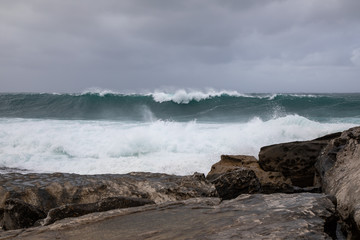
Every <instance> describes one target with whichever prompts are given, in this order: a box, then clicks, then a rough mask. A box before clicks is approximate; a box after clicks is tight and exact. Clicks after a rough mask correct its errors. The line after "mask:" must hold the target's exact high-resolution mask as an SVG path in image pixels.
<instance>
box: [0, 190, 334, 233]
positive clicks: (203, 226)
mask: <svg viewBox="0 0 360 240" xmlns="http://www.w3.org/2000/svg"><path fill="white" fill-rule="evenodd" d="M334 212H335V207H334V205H333V203H332V202H331V201H330V200H329V198H327V197H326V196H325V195H324V194H317V193H299V194H271V195H264V194H253V195H248V194H244V195H241V196H239V197H238V198H236V199H233V200H229V201H223V202H221V203H220V199H218V198H194V199H189V200H185V201H178V202H172V203H162V204H158V205H148V206H142V207H135V208H128V209H118V210H111V211H108V212H102V213H93V214H88V215H85V216H82V217H79V218H72V219H63V220H61V221H58V222H56V223H54V224H52V225H49V226H43V227H35V228H29V229H25V230H13V231H7V232H2V233H0V238H1V239H7V238H8V239H29V240H30V239H36V240H41V239H84V240H86V239H88V240H92V239H331V236H334V234H335V232H331V231H330V232H329V231H328V230H329V229H330V230H331V229H332V230H334V229H336V227H335V226H336V221H335V217H334Z"/></svg>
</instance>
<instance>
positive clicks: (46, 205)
mask: <svg viewBox="0 0 360 240" xmlns="http://www.w3.org/2000/svg"><path fill="white" fill-rule="evenodd" d="M213 196H217V193H216V189H215V187H214V185H213V184H211V183H209V182H208V181H207V180H206V179H205V176H204V175H203V174H198V173H196V174H194V175H190V176H175V175H168V174H159V173H129V174H114V175H112V174H102V175H78V174H66V173H53V174H33V173H32V174H20V173H9V174H0V208H4V205H5V201H6V200H7V199H9V198H17V199H20V200H22V201H24V202H26V203H28V204H31V205H33V206H35V207H36V208H39V209H41V210H42V211H44V212H48V211H49V210H50V209H52V208H56V207H60V206H63V205H66V204H87V203H95V202H99V201H101V200H103V199H106V198H109V197H133V198H144V199H149V200H152V201H154V202H155V203H161V202H165V201H176V200H184V199H188V198H193V197H213Z"/></svg>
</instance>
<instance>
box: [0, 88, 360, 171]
mask: <svg viewBox="0 0 360 240" xmlns="http://www.w3.org/2000/svg"><path fill="white" fill-rule="evenodd" d="M356 125H360V94H356V93H352V94H242V93H239V92H236V91H215V90H209V91H190V90H178V91H173V92H160V91H158V92H153V93H143V94H124V93H116V92H111V91H86V92H84V93H79V94H57V93H56V94H55V93H51V94H49V93H42V94H39V93H34V94H29V93H17V94H15V93H11V94H7V93H2V94H0V168H2V169H3V170H2V171H5V172H6V171H10V169H13V168H17V169H20V171H23V172H68V173H80V174H98V173H128V172H132V171H145V172H162V173H169V174H178V175H185V174H192V173H194V172H202V173H207V172H208V171H209V170H210V167H211V165H212V164H214V163H215V162H217V161H219V160H220V155H221V154H246V155H253V156H255V157H257V155H258V153H259V150H260V148H261V147H262V146H265V145H270V144H276V143H281V142H287V141H297V140H310V139H314V138H317V137H320V136H323V135H325V134H329V133H334V132H338V131H343V130H345V129H348V128H350V127H353V126H356Z"/></svg>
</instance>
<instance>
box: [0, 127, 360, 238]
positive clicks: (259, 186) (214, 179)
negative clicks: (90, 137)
mask: <svg viewBox="0 0 360 240" xmlns="http://www.w3.org/2000/svg"><path fill="white" fill-rule="evenodd" d="M269 149H270V150H269ZM334 152H335V155H334ZM359 156H360V127H356V128H351V129H349V130H347V131H344V132H342V133H336V134H331V135H327V136H324V137H321V138H318V139H314V140H310V141H303V142H290V143H283V144H276V145H271V146H266V147H263V148H262V149H261V151H260V154H259V161H257V160H256V159H255V158H253V157H251V156H244V155H238V156H231V155H223V156H222V159H221V161H220V162H218V163H216V164H214V165H213V167H212V169H211V171H210V172H209V174H208V175H207V177H205V175H204V174H200V173H195V174H193V175H189V176H176V175H168V174H159V173H140V172H137V173H135V172H134V173H129V174H102V175H77V174H64V173H53V174H41V173H38V174H31V173H29V174H21V173H17V172H16V171H14V172H12V173H6V174H0V182H1V183H2V184H1V187H0V193H1V194H0V196H2V197H1V199H0V210H1V211H0V216H1V219H2V220H1V225H2V227H3V228H4V230H5V229H6V230H7V231H1V232H0V239H10V238H15V239H16V238H19V239H41V238H42V237H44V238H43V239H46V238H45V236H46V237H49V236H55V235H56V236H58V235H59V236H60V237H59V238H60V239H76V236H79V235H76V234H83V233H85V232H86V231H89V228H90V225H91V226H93V228H94V230H93V232H92V234H91V235H88V236H87V237H86V239H96V236H97V235H96V234H105V233H106V234H110V235H109V236H110V237H111V236H112V237H115V236H116V235H117V234H120V233H121V234H122V235H124V236H128V238H127V237H124V239H131V236H132V237H135V236H137V237H139V239H151V238H153V239H166V237H170V236H171V237H172V238H174V239H183V238H184V237H186V238H189V239H192V238H193V239H195V238H196V237H200V236H201V237H206V238H208V239H212V238H215V236H217V237H218V238H216V239H228V237H229V236H238V237H241V238H245V237H246V236H248V237H251V238H257V237H258V238H259V237H261V236H262V235H261V234H265V232H266V234H267V235H269V234H270V235H269V236H273V237H276V236H278V237H290V236H291V237H294V238H301V237H305V238H306V237H307V236H308V237H309V236H310V235H307V234H309V233H311V234H313V235H314V236H317V237H318V238H317V239H322V238H323V239H328V238H333V239H336V238H340V237H341V236H342V235H341V234H342V233H341V231H340V230H339V229H342V232H343V233H344V234H345V235H347V236H348V238H349V237H350V239H354V238H356V236H358V235H357V234H358V232H359V230H358V229H359V228H358V226H359V225H357V224H359V223H360V222H359V220H358V218H357V216H358V215H357V212H356V211H357V210H356V206H355V205H354V204H356V201H355V203H351V202H349V201H346V199H345V198H344V196H343V192H340V191H339V186H341V189H342V190H343V191H344V189H346V190H348V191H349V192H347V194H350V195H353V196H352V198H353V199H357V198H359V199H360V196H358V195H356V194H357V193H356V191H355V190H354V189H356V188H357V185H356V182H357V178H358V177H357V176H358V175H357V172H356V171H358V170H357V169H356V168H355V169H354V167H353V168H351V169H348V168H347V167H349V166H353V165H352V164H357V163H356V159H357V158H358V157H359ZM337 158H338V159H339V160H337ZM354 158H355V160H354ZM254 159H255V161H254ZM334 159H335V160H334ZM279 160H280V161H279ZM305 160H306V161H305ZM353 161H355V163H353ZM347 162H349V163H347ZM349 164H350V165H349ZM338 169H340V170H338ZM344 171H345V172H346V171H350V174H349V175H348V176H347V178H348V179H349V178H353V180H354V181H346V182H342V181H341V179H340V180H339V178H341V174H343V173H342V172H344ZM334 179H337V181H334ZM354 184H355V185H354ZM295 203H296V204H295ZM308 203H309V204H310V203H311V204H310V205H309V204H308ZM239 206H242V207H241V208H242V209H243V210H239V209H238V207H239ZM255 206H257V207H255ZM269 206H272V207H269ZM280 206H287V207H285V208H281V207H280ZM289 208H290V209H293V208H294V209H293V210H291V215H290V216H288V215H286V214H287V211H288V210H289ZM196 209H205V210H201V211H200V212H198V210H196ZM231 209H233V210H231ZM234 209H237V210H236V211H235V212H234ZM249 209H252V210H249ZM351 209H353V210H351ZM345 210H347V211H350V210H351V211H355V212H351V211H350V212H346V211H345ZM159 211H160V212H159ZM161 211H163V212H162V213H161ZM168 211H169V214H170V213H171V214H173V215H174V216H177V218H176V219H178V223H177V225H176V224H175V225H176V226H178V227H177V228H176V229H173V227H174V226H175V225H171V224H168V225H166V224H165V223H166V222H167V221H169V222H173V221H175V220H174V219H171V218H170V219H168V218H167V217H166V214H165V212H168ZM249 211H250V212H249ZM272 211H275V212H276V213H279V216H282V217H279V219H277V218H276V217H275V218H274V217H273V215H271V214H270V213H271V212H272ZM236 212H238V214H240V215H237V214H235V213H236ZM275 212H273V214H275ZM29 213H32V214H33V215H31V214H30V215H31V216H35V217H34V219H31V217H29V216H30V215H29ZM35 213H37V214H38V215H36V214H35ZM267 213H269V214H270V215H266V214H267ZM21 214H23V216H22V219H21V221H20V220H19V217H18V216H19V215H20V216H21ZM24 214H25V215H24ZM134 214H135V215H136V216H138V217H137V218H135V219H132V217H131V216H134ZM209 214H210V215H209ZM212 214H213V215H214V219H213V220H212V218H211V217H210V216H211V215H212ZM229 214H230V215H231V216H230V215H229ZM246 214H250V215H249V216H248V217H243V218H241V217H240V216H247V215H246ZM264 214H265V215H264ZM283 214H285V215H286V216H287V217H284V216H285V215H283ZM223 215H224V216H228V217H225V219H227V220H224V216H223ZM16 216H17V217H18V218H16ZM24 216H27V217H28V218H29V219H28V222H26V223H25V222H24ZM250 216H252V217H250ZM337 216H339V218H338V217H337ZM20 218H21V217H20ZM249 218H251V219H252V220H251V221H252V222H251V221H250V220H249ZM287 218H289V219H293V220H294V222H291V221H290V222H288V224H285V223H284V222H282V221H281V220H280V219H287ZM125 219H132V220H131V221H133V222H132V224H130V225H131V226H132V227H133V228H132V230H131V231H130V229H131V226H129V222H128V221H130V220H128V221H125ZM145 219H148V221H146V220H145ZM160 219H164V220H163V221H164V222H163V223H161V224H165V225H164V227H161V224H160V223H159V222H158V221H160ZM189 219H192V220H193V221H195V222H191V221H190V220H189ZM215 219H223V222H221V221H220V220H219V221H220V222H221V223H220V222H219V224H218V225H216V224H215V225H214V223H213V221H215ZM230 219H232V220H230ZM235 219H236V221H238V222H239V223H241V224H240V225H241V226H242V227H240V225H239V226H238V225H236V224H235V225H233V224H230V225H229V222H232V221H235ZM266 219H268V220H266ZM271 219H273V220H274V221H271ZM275 219H276V220H275ZM154 221H155V222H158V223H157V224H160V225H157V227H156V229H157V230H154V231H150V230H149V229H151V228H152V227H151V226H153V224H155V222H154ZM189 221H190V222H189ZM249 221H250V222H249ZM299 221H300V222H307V224H305V225H301V226H300V231H299V227H296V224H299ZM121 222H122V223H121ZM195 223H196V224H197V228H196V229H197V230H196V231H189V232H187V234H190V235H181V232H184V231H185V230H186V229H187V228H190V225H191V226H194V224H195ZM207 223H208V224H207ZM245 223H246V224H245ZM255 223H256V224H255ZM21 224H23V225H21ZM113 224H120V225H121V224H123V225H121V226H123V227H121V228H119V230H116V229H114V228H113V227H112V226H113ZM137 224H139V225H137ZM254 224H255V225H254ZM94 226H96V227H94ZM134 226H138V227H134ZM141 226H143V227H144V229H148V230H146V231H145V230H144V231H145V232H142V233H140V232H139V231H142V230H141V229H142V228H141ZM179 226H183V227H179ZM28 227H30V228H28ZM17 228H18V229H19V230H16V229H17ZM240 228H241V229H242V230H241V231H240V230H239V229H240ZM127 229H128V230H129V231H127ZM166 229H167V230H166ZM170 229H172V230H171V231H170ZM212 229H217V230H216V231H215V230H212ZM224 229H226V230H224ZM251 229H253V230H251ZM264 229H267V231H265V230H264ZM294 229H296V232H295V231H294ZM119 231H120V232H119ZM214 231H215V232H216V233H215V232H214ZM170 232H171V234H175V233H177V234H180V235H176V234H175V235H171V234H170ZM191 233H192V234H193V235H191ZM54 234H55V235H54ZM131 234H132V235H131ZM139 234H140V235H139ZM141 234H143V235H141ZM169 234H170V235H169ZM219 234H220V235H219ZM229 234H230V235H229ZM244 234H245V235H244ZM259 234H260V235H259ZM286 234H290V235H286ZM71 236H72V237H71ZM264 236H265V235H264Z"/></svg>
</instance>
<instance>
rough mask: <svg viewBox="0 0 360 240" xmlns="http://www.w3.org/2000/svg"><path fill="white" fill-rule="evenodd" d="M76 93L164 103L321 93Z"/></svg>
mask: <svg viewBox="0 0 360 240" xmlns="http://www.w3.org/2000/svg"><path fill="white" fill-rule="evenodd" d="M75 95H97V96H101V97H104V96H106V95H114V96H116V95H117V96H151V97H152V98H153V100H154V101H155V102H158V103H163V102H174V103H178V104H188V103H190V102H191V101H196V102H200V101H202V100H206V99H211V98H214V97H221V96H228V97H243V98H259V99H268V100H274V99H275V98H276V97H279V96H284V97H286V96H291V97H298V98H316V97H319V96H321V95H314V94H298V93H294V94H290V93H286V94H285V93H274V94H246V93H239V92H238V91H231V90H221V91H218V90H214V89H209V90H207V91H199V90H187V89H179V90H176V91H154V92H148V93H119V92H115V91H112V90H107V89H99V88H90V89H87V90H85V91H83V92H82V93H80V94H75Z"/></svg>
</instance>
